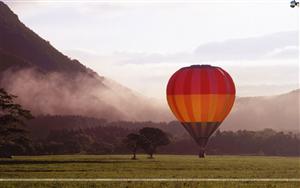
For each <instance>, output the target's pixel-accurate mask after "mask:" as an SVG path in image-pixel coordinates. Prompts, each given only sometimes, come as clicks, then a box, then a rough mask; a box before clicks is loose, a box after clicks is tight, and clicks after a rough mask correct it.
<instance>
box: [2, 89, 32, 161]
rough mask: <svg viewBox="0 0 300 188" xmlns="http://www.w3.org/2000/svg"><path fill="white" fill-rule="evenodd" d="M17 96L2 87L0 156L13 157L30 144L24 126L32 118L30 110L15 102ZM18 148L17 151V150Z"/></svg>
mask: <svg viewBox="0 0 300 188" xmlns="http://www.w3.org/2000/svg"><path fill="white" fill-rule="evenodd" d="M15 98H16V96H14V95H11V94H8V93H7V92H6V91H5V90H4V89H3V88H0V157H11V155H12V154H13V153H19V152H17V151H20V150H21V149H16V148H24V147H26V146H28V142H29V140H28V138H27V137H26V134H25V133H26V131H25V130H24V129H23V128H22V126H23V125H24V121H25V120H26V119H31V118H33V116H32V115H31V113H30V111H29V110H25V109H23V108H22V106H21V105H20V104H17V103H15V102H14V99H15ZM16 150H17V151H16Z"/></svg>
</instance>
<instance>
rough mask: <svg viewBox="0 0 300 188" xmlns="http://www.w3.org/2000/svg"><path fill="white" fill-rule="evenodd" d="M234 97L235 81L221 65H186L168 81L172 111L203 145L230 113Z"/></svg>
mask: <svg viewBox="0 0 300 188" xmlns="http://www.w3.org/2000/svg"><path fill="white" fill-rule="evenodd" d="M234 100H235V86H234V82H233V80H232V78H231V77H230V75H229V74H228V73H227V72H226V71H224V70H223V69H222V68H220V67H214V66H210V65H192V66H190V67H183V68H181V69H179V70H178V71H177V72H175V73H174V74H173V75H172V76H171V78H170V80H169V82H168V85H167V101H168V104H169V107H170V109H171V111H172V112H173V114H174V115H175V117H176V118H177V119H178V120H179V121H180V122H181V123H182V125H183V126H184V128H185V129H186V130H187V131H188V133H189V134H190V135H191V136H192V137H193V138H194V139H195V141H196V142H197V143H198V144H199V145H200V146H201V147H205V146H206V143H207V140H208V138H209V136H211V135H212V134H213V132H214V131H215V130H216V129H217V128H218V126H219V125H220V124H221V122H222V121H223V120H224V119H225V118H226V116H227V115H228V114H229V112H230V110H231V108H232V106H233V103H234Z"/></svg>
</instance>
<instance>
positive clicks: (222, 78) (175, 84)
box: [167, 65, 235, 95]
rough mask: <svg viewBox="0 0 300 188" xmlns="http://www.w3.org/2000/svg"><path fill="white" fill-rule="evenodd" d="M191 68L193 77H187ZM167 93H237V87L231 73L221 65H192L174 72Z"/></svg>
mask: <svg viewBox="0 0 300 188" xmlns="http://www.w3.org/2000/svg"><path fill="white" fill-rule="evenodd" d="M191 70H192V72H193V75H192V76H191V79H186V77H187V76H190V75H189V74H190V73H191ZM175 78H176V80H175ZM186 85H191V87H186ZM167 94H168V95H172V94H173V95H180V94H182V95H188V94H235V87H234V83H233V80H232V78H231V77H230V75H229V74H228V73H227V72H225V71H224V70H223V69H221V68H219V67H213V66H207V65H206V66H190V67H184V68H182V69H180V70H178V71H177V72H175V73H174V74H173V76H172V77H171V78H170V80H169V83H168V86H167Z"/></svg>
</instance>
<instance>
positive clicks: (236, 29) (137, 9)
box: [5, 0, 299, 99]
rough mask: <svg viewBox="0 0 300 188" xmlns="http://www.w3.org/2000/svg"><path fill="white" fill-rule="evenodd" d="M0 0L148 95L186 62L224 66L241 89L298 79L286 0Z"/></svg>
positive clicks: (271, 87)
mask: <svg viewBox="0 0 300 188" xmlns="http://www.w3.org/2000/svg"><path fill="white" fill-rule="evenodd" d="M5 2H6V3H8V4H9V6H10V8H11V9H12V10H13V11H14V12H15V13H16V14H18V16H19V18H20V20H21V21H22V22H24V23H25V24H26V25H27V26H28V27H30V28H31V29H33V30H34V31H35V32H37V33H38V34H39V35H40V36H41V37H43V38H45V39H46V40H48V41H50V43H51V44H52V45H54V46H55V47H56V48H57V49H58V50H60V51H63V52H64V53H65V54H67V55H68V56H70V57H71V58H74V59H79V60H80V61H81V63H83V64H85V65H86V66H88V67H91V68H92V69H94V70H95V71H97V72H98V73H99V74H100V75H103V76H106V77H108V78H111V79H113V80H115V81H117V82H119V83H121V84H123V85H125V86H127V87H129V88H132V89H134V90H136V91H138V92H140V93H142V94H144V95H146V96H149V97H155V98H161V99H164V98H165V87H166V84H167V80H168V78H169V77H170V76H171V75H172V73H173V72H175V71H176V70H177V69H179V68H180V67H182V66H189V65H191V64H212V65H218V66H221V67H223V68H224V69H225V70H227V71H228V72H229V73H230V74H231V75H232V76H233V79H234V81H235V83H236V85H237V94H238V95H240V96H253V95H272V94H277V93H282V92H286V91H290V90H292V89H296V88H298V87H299V85H298V83H299V65H298V63H299V37H298V34H299V18H298V16H299V8H296V9H291V8H290V7H289V0H272V1H271V0H261V1H250V0H240V1H231V0H223V1H221V0H219V1H214V0H210V1H207V0H202V1H201V0H199V1H171V0H170V1H142V2H138V1H66V0H65V1H46V2H45V1H44V2H41V1H26V0H23V1H11V0H10V1H5ZM83 2H85V3H83ZM149 2H152V3H149ZM153 2H154V3H153ZM183 2H189V3H183Z"/></svg>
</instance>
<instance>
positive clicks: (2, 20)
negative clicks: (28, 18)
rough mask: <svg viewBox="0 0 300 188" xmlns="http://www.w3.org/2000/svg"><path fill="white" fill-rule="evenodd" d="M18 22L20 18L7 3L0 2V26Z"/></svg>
mask: <svg viewBox="0 0 300 188" xmlns="http://www.w3.org/2000/svg"><path fill="white" fill-rule="evenodd" d="M16 21H19V18H18V16H17V15H16V14H14V13H13V11H11V10H10V9H9V7H8V6H7V5H6V4H5V3H3V2H2V1H0V24H8V23H11V22H16Z"/></svg>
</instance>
